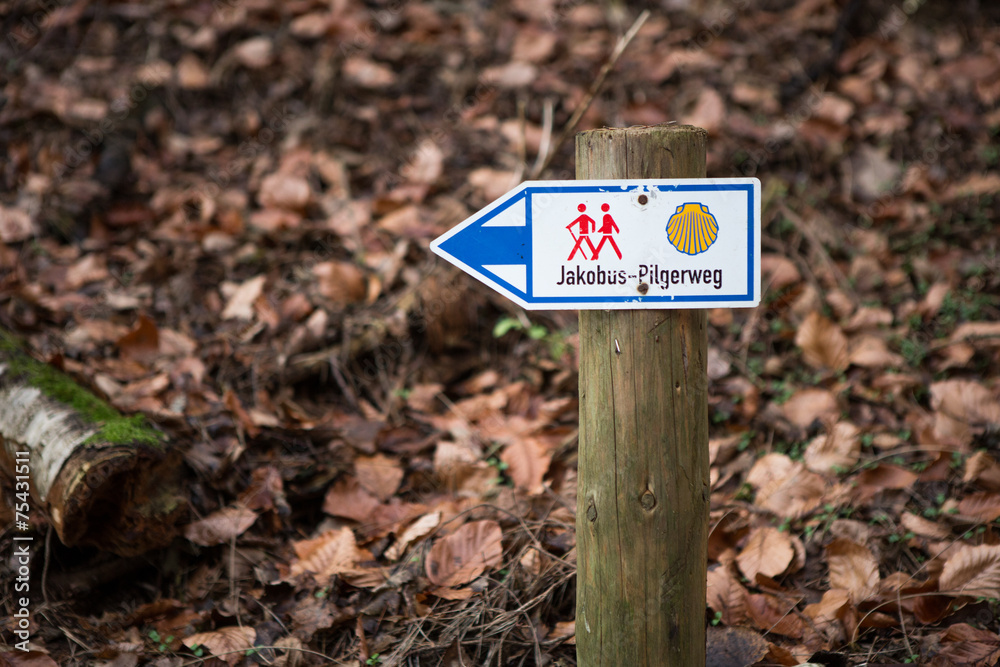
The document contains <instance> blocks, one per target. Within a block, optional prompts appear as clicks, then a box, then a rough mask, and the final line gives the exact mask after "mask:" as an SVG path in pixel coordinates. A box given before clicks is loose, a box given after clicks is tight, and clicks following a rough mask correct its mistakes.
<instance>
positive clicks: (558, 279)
mask: <svg viewBox="0 0 1000 667" xmlns="http://www.w3.org/2000/svg"><path fill="white" fill-rule="evenodd" d="M706 141H707V133H706V132H705V131H704V130H703V129H701V128H695V127H691V126H686V125H669V126H662V125H661V126H653V127H642V128H628V129H604V130H591V131H589V132H583V133H580V134H579V135H577V177H578V179H579V180H576V181H548V182H546V181H534V182H527V183H522V184H521V185H520V186H518V187H517V188H515V189H514V190H512V191H511V192H509V193H507V194H506V195H504V196H503V197H501V198H500V199H499V200H497V201H495V202H493V203H492V204H490V205H489V206H487V207H486V208H484V209H483V210H481V211H479V212H477V213H476V214H475V215H473V216H472V217H470V218H469V219H468V220H466V221H465V222H463V223H462V224H460V225H459V226H457V227H455V228H454V229H452V230H450V231H448V232H447V233H445V234H444V235H442V236H441V237H439V238H437V239H435V240H434V241H433V242H432V243H431V249H432V250H433V251H434V252H435V253H436V254H438V255H439V256H441V257H443V258H444V259H446V260H447V261H449V262H451V263H452V264H454V265H456V266H458V267H459V268H461V269H462V270H463V271H465V272H467V273H469V274H470V275H472V276H474V277H475V278H476V279H478V280H480V281H481V282H483V283H485V284H487V285H489V286H490V287H492V288H493V289H495V290H497V291H498V292H500V293H501V294H503V295H505V296H507V297H508V298H510V299H511V300H513V301H514V302H516V303H518V304H520V305H521V306H523V307H525V308H529V309H550V310H551V309H562V310H570V309H576V310H580V438H579V442H580V444H579V474H578V491H577V499H578V509H577V528H576V534H577V611H576V618H577V620H576V645H577V659H578V664H579V665H581V667H597V666H598V665H600V666H602V667H603V666H610V665H616V666H617V665H629V667H652V666H653V665H657V666H664V665H665V666H667V667H690V666H691V665H704V664H705V623H704V615H705V582H706V565H707V537H708V491H709V483H708V401H707V394H706V392H707V385H708V381H707V348H708V343H707V337H706V336H707V335H706V327H707V318H706V314H705V310H703V309H705V308H718V307H753V306H756V305H757V304H758V303H759V302H760V182H759V181H758V180H757V179H755V178H721V179H708V178H704V176H705V156H706ZM598 210H600V211H601V213H600V222H598V221H597V220H596V219H595V217H596V216H597V215H598V214H597V213H596V211H598ZM591 212H593V213H591ZM567 221H570V222H568V224H567ZM567 231H568V233H567ZM564 258H565V259H564ZM622 536H627V539H622Z"/></svg>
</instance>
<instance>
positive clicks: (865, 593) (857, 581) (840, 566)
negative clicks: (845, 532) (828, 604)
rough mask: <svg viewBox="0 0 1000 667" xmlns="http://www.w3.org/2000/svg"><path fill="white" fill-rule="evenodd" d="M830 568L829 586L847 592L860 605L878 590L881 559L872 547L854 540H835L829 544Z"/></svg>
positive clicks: (827, 548)
mask: <svg viewBox="0 0 1000 667" xmlns="http://www.w3.org/2000/svg"><path fill="white" fill-rule="evenodd" d="M826 561H827V565H828V566H829V568H830V588H831V589H834V588H839V589H842V590H845V591H847V592H848V593H849V594H850V596H851V601H852V602H853V603H854V604H858V603H860V602H862V601H864V600H867V599H868V598H870V597H872V596H873V595H875V593H876V592H877V591H878V585H879V573H878V561H877V560H875V556H874V555H872V552H871V550H870V549H869V548H868V547H866V546H864V545H862V544H858V543H857V542H852V541H851V540H846V539H838V540H834V541H833V542H831V543H830V544H828V545H827V547H826Z"/></svg>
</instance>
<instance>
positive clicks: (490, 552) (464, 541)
mask: <svg viewBox="0 0 1000 667" xmlns="http://www.w3.org/2000/svg"><path fill="white" fill-rule="evenodd" d="M502 538H503V532H502V531H501V530H500V524H498V523H497V522H496V521H492V520H486V521H472V522H470V523H467V524H465V525H464V526H462V527H461V528H459V529H458V530H456V531H455V532H454V533H452V534H451V535H448V536H446V537H443V538H441V539H440V540H438V541H437V542H435V543H434V546H433V547H431V550H430V552H429V553H428V554H427V578H428V579H430V580H431V583H433V584H436V585H438V586H442V587H447V586H458V585H460V584H466V583H468V582H470V581H472V580H473V579H475V578H476V577H478V576H479V575H481V574H482V573H483V572H485V571H486V570H487V569H488V568H493V567H496V566H497V565H499V564H500V560H501V558H502V557H503V551H502V548H501V540H502Z"/></svg>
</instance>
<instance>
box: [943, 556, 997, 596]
mask: <svg viewBox="0 0 1000 667" xmlns="http://www.w3.org/2000/svg"><path fill="white" fill-rule="evenodd" d="M939 586H940V589H941V592H942V593H943V594H946V595H967V596H970V597H986V598H997V597H1000V545H989V544H983V545H981V546H975V547H970V546H965V547H962V548H961V549H959V550H958V551H957V552H956V553H954V554H953V555H952V556H951V558H949V559H948V560H947V561H946V562H945V564H944V568H942V570H941V579H940V583H939Z"/></svg>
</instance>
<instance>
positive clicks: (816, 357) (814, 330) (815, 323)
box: [795, 311, 848, 371]
mask: <svg viewBox="0 0 1000 667" xmlns="http://www.w3.org/2000/svg"><path fill="white" fill-rule="evenodd" d="M795 344H796V345H798V346H799V347H800V348H801V349H802V358H803V359H804V360H805V362H806V363H807V364H809V365H810V366H812V367H813V368H827V369H830V370H834V371H842V370H844V369H845V368H847V363H848V355H847V336H845V335H844V332H843V331H841V330H840V327H838V326H837V325H836V324H834V323H833V322H831V321H830V320H828V319H827V318H825V317H823V316H822V315H820V314H819V313H818V312H815V311H814V312H812V313H809V315H808V316H807V317H806V319H805V321H803V322H802V324H801V325H799V330H798V332H797V333H796V334H795Z"/></svg>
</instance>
